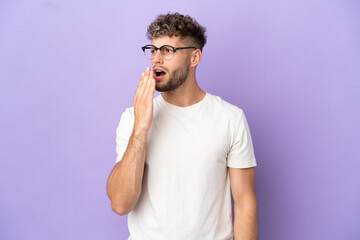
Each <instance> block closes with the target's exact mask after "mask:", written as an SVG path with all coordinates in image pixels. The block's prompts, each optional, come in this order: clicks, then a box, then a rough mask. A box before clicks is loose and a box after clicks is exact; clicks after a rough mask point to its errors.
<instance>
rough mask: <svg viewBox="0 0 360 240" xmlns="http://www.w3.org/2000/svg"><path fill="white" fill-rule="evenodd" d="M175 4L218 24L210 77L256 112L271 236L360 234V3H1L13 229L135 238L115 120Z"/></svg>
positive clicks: (2, 102)
mask: <svg viewBox="0 0 360 240" xmlns="http://www.w3.org/2000/svg"><path fill="white" fill-rule="evenodd" d="M169 11H170V12H175V11H178V12H180V13H183V14H189V15H190V16H192V17H194V18H195V19H196V20H197V21H198V22H199V23H200V24H202V25H204V26H205V27H206V28H207V35H208V43H207V45H206V46H205V48H204V52H203V59H202V62H201V63H200V65H199V67H198V71H197V79H198V82H199V85H200V87H201V88H202V89H203V90H205V91H207V92H210V93H212V94H215V95H218V96H221V97H222V98H223V99H225V100H227V101H229V102H231V103H233V104H235V105H237V106H239V107H240V108H242V109H243V110H244V112H245V114H246V116H247V119H248V122H249V126H250V129H251V133H252V138H253V142H254V148H255V155H256V158H257V162H258V166H257V167H256V188H257V189H256V192H257V197H258V210H259V239H260V240H289V239H290V240H307V239H309V240H317V239H319V240H323V239H326V240H335V239H337V240H338V239H342V240H356V239H360V230H359V222H360V187H359V183H360V177H359V170H360V169H359V167H360V163H359V162H360V154H359V142H360V137H359V134H360V131H359V130H360V129H359V122H360V108H359V103H360V97H359V93H360V91H359V90H360V84H359V80H360V44H359V43H360V14H359V13H360V2H359V1H355V0H338V1H334V0H326V1H325V0H303V1H290V0H286V1H285V0H269V1H254V0H243V1H229V0H223V1H205V0H202V1H189V0H184V1H180V2H179V1H178V2H175V1H174V2H170V1H132V2H130V1H124V2H121V1H113V0H104V1H95V0H86V1H85V0H77V1H74V0H73V1H70V0H65V1H57V0H52V1H50V0H33V1H25V0H18V1H5V0H3V1H0V131H1V134H0V160H1V161H0V194H1V198H0V239H4V240H15V239H16V240H17V239H26V240H32V239H34V240H35V239H36V240H39V239H53V240H60V239H61V240H64V239H87V240H93V239H94V240H95V239H127V236H128V228H127V222H126V220H127V217H126V216H118V215H116V214H115V213H114V212H112V210H111V208H110V202H109V200H108V198H107V195H106V181H107V177H108V175H109V173H110V171H111V169H112V167H113V164H114V162H115V158H116V152H115V144H116V143H115V130H116V127H117V125H118V122H119V119H120V116H121V113H122V112H123V111H124V109H125V108H126V107H130V106H132V99H133V96H134V93H135V89H136V86H137V83H138V81H139V76H140V74H141V72H142V71H144V69H145V67H146V66H148V65H149V64H150V63H149V62H148V61H147V60H146V59H145V58H144V56H143V53H142V51H141V49H140V47H141V46H143V45H145V44H147V43H148V40H147V39H146V37H145V32H146V28H147V26H148V24H149V23H150V22H151V21H153V20H154V19H155V17H156V16H157V15H158V14H160V13H167V12H169ZM157 94H158V93H156V95H157ZM189 169H191V166H189Z"/></svg>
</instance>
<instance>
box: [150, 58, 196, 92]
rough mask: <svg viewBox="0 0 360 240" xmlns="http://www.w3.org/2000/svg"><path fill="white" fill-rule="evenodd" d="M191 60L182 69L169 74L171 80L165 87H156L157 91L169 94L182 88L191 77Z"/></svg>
mask: <svg viewBox="0 0 360 240" xmlns="http://www.w3.org/2000/svg"><path fill="white" fill-rule="evenodd" d="M189 70H190V67H189V59H187V60H186V62H185V64H184V65H183V66H182V67H179V68H177V69H175V70H174V71H173V72H171V73H169V80H168V82H167V83H166V84H165V85H164V86H156V87H155V89H156V91H158V92H169V91H172V90H175V89H176V88H178V87H180V86H181V85H182V84H183V83H184V82H185V81H186V79H187V77H188V75H189Z"/></svg>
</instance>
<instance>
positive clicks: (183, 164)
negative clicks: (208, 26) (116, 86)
mask: <svg viewBox="0 0 360 240" xmlns="http://www.w3.org/2000/svg"><path fill="white" fill-rule="evenodd" d="M147 36H148V38H149V39H150V40H152V42H151V44H150V45H146V46H144V47H143V48H142V49H143V51H144V52H145V55H146V56H147V57H148V58H149V59H151V63H152V66H153V70H150V68H149V67H148V68H147V69H146V71H145V72H143V73H142V75H141V78H140V83H139V85H138V87H137V89H136V93H135V97H134V99H133V104H134V106H133V107H131V108H127V109H126V110H125V112H124V113H123V114H122V116H121V119H120V123H119V126H118V128H117V137H116V141H117V147H116V150H117V154H118V156H117V159H116V163H115V166H114V168H113V170H112V172H111V174H110V176H109V179H108V183H107V193H108V197H109V198H110V200H111V207H112V209H113V210H114V211H115V212H116V213H117V214H119V215H125V214H129V215H128V227H129V231H130V236H129V239H131V240H152V239H154V240H162V239H164V240H165V239H166V240H171V239H177V240H215V239H216V240H230V239H233V237H235V240H245V239H246V240H253V239H257V201H256V196H255V181H254V178H255V173H254V167H255V166H256V160H255V156H254V152H253V146H252V141H251V136H250V131H249V128H248V125H247V122H246V118H245V115H244V113H243V111H242V110H241V109H240V108H238V107H236V106H234V105H232V104H230V103H228V102H226V101H224V100H222V99H221V98H220V97H217V96H215V95H212V94H210V93H207V92H204V91H203V90H201V89H200V87H199V86H198V84H197V82H196V77H195V71H196V67H197V65H198V64H199V62H200V60H201V56H202V48H203V46H204V45H205V43H206V36H205V28H203V27H201V26H200V25H199V24H198V23H197V22H196V21H195V20H194V19H192V18H191V17H189V16H183V15H181V14H179V13H175V14H167V15H160V16H159V17H158V18H157V19H156V20H155V21H154V22H153V23H152V24H151V25H150V26H149V27H148V31H147ZM155 89H156V90H157V91H159V92H161V94H159V95H158V96H157V97H155V98H154V91H155ZM230 186H231V192H232V195H233V198H234V213H235V216H234V225H233V223H232V211H231V210H232V209H231V192H230Z"/></svg>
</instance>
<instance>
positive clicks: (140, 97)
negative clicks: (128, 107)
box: [138, 73, 149, 101]
mask: <svg viewBox="0 0 360 240" xmlns="http://www.w3.org/2000/svg"><path fill="white" fill-rule="evenodd" d="M148 79H149V78H148V77H147V76H146V73H145V77H144V80H143V81H142V83H141V86H140V89H139V96H138V99H139V100H140V101H142V98H143V95H144V91H145V88H146V83H147V81H148Z"/></svg>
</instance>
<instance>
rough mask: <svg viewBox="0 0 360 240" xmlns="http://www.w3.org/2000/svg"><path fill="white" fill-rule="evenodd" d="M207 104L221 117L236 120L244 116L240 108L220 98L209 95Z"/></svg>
mask: <svg viewBox="0 0 360 240" xmlns="http://www.w3.org/2000/svg"><path fill="white" fill-rule="evenodd" d="M208 94H209V93H208ZM209 103H210V104H211V105H212V107H213V109H214V111H216V112H217V113H221V114H223V116H228V117H230V118H236V119H238V118H242V116H243V115H244V111H243V110H242V109H241V108H240V107H238V106H236V105H234V104H232V103H230V102H228V101H226V100H224V99H222V98H221V97H220V96H216V95H213V94H209Z"/></svg>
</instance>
